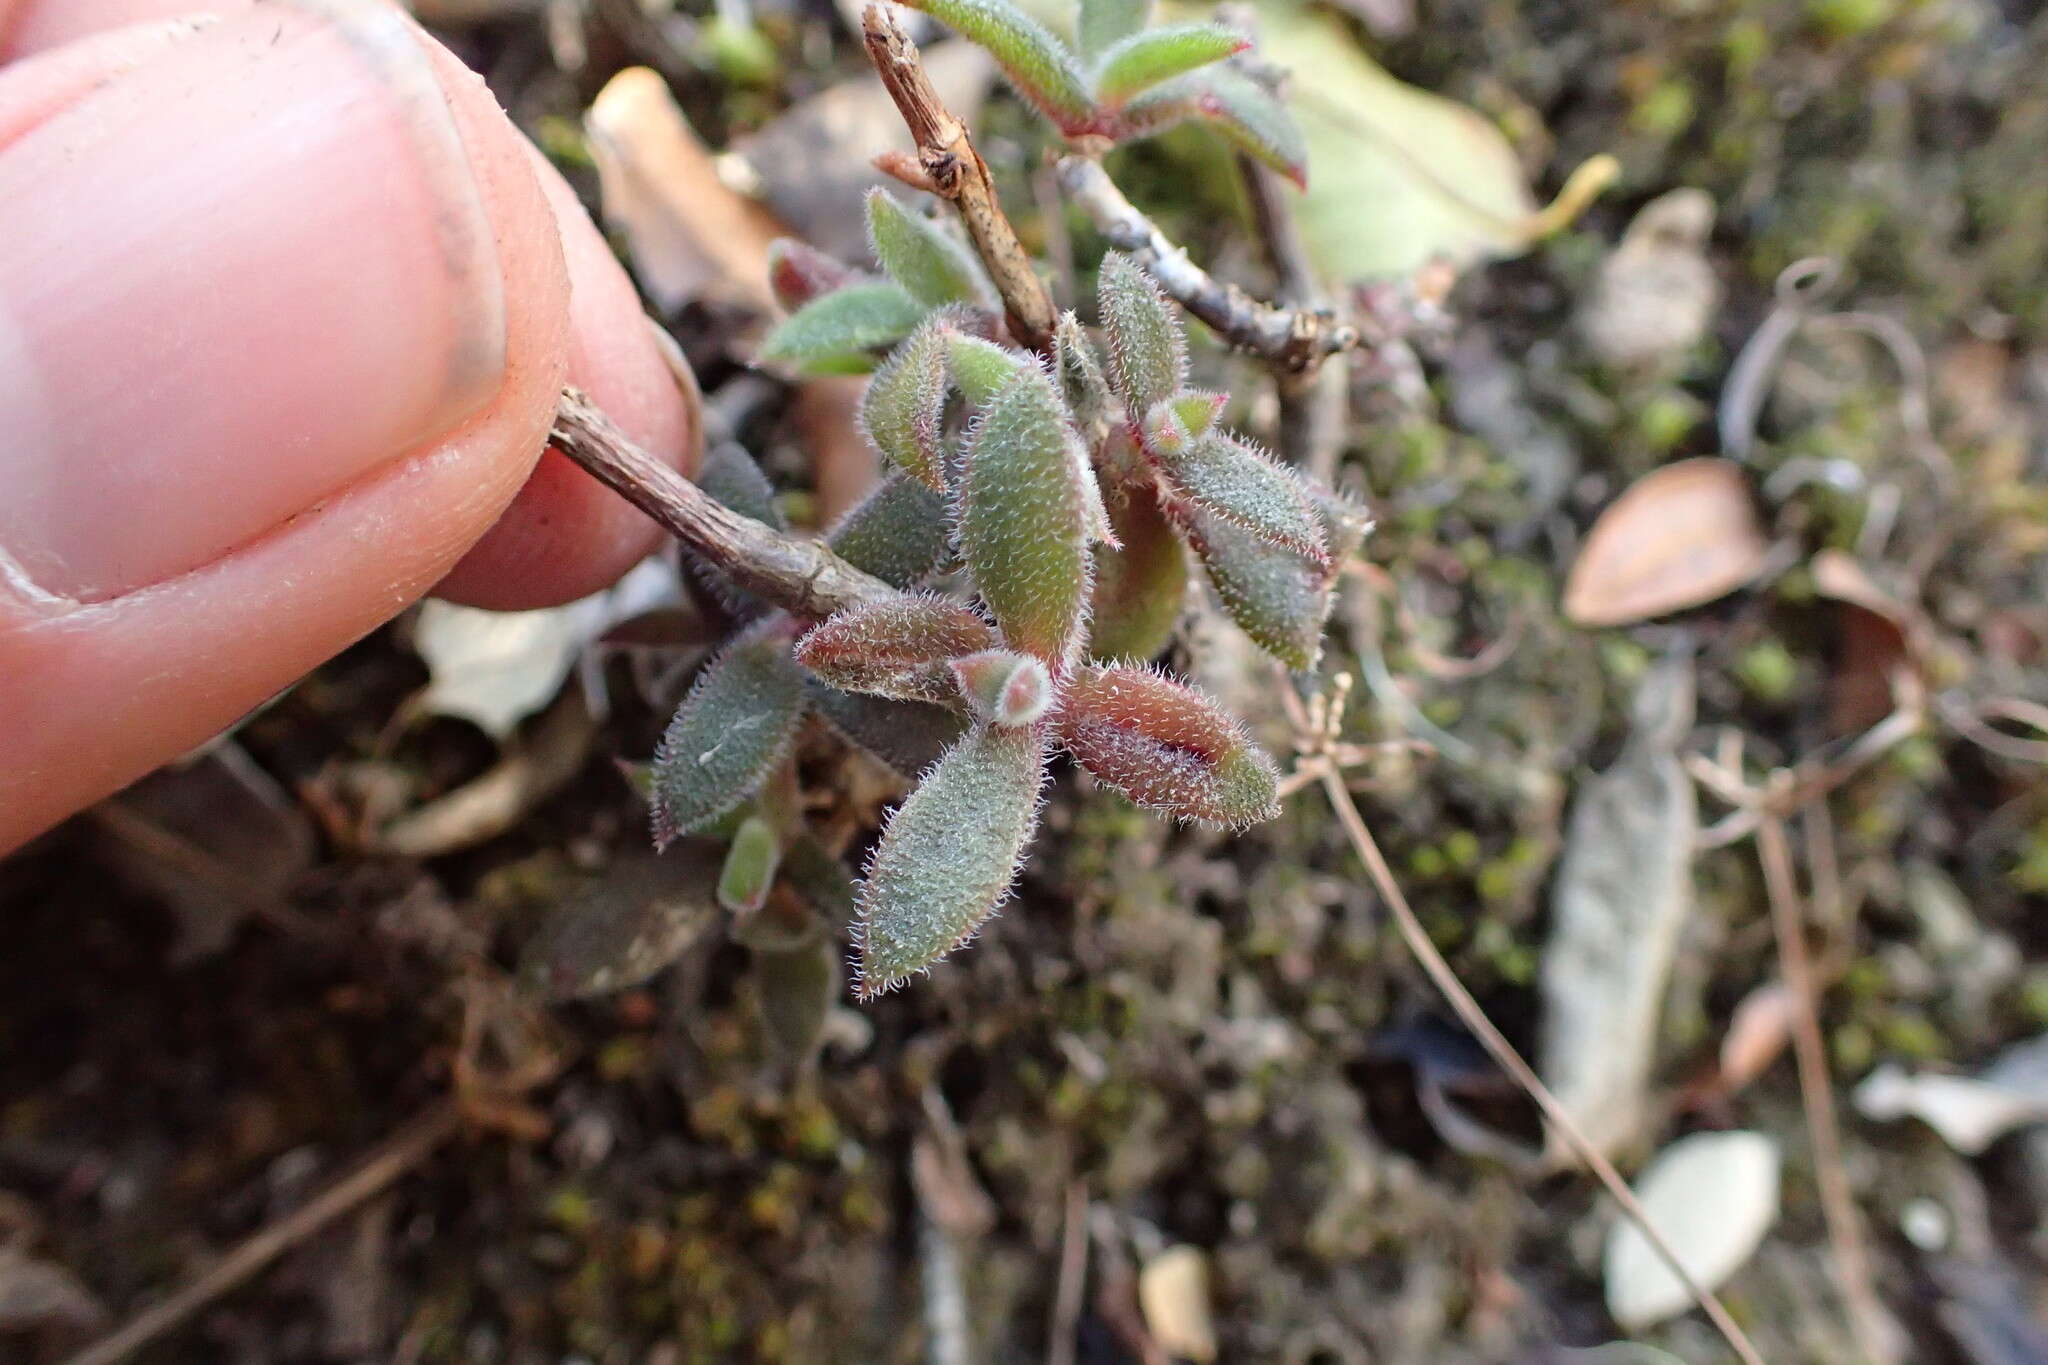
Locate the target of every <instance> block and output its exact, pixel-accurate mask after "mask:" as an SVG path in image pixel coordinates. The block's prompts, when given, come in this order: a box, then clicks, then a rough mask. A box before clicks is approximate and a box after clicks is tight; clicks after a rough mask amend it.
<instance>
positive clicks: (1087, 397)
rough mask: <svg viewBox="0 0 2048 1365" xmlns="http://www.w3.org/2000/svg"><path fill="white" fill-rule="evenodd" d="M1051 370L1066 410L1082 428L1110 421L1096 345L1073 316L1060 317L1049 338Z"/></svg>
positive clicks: (1107, 400) (1067, 314) (1105, 387)
mask: <svg viewBox="0 0 2048 1365" xmlns="http://www.w3.org/2000/svg"><path fill="white" fill-rule="evenodd" d="M1052 345H1053V370H1054V373H1056V374H1057V375H1058V376H1059V381H1060V394H1061V396H1062V397H1064V398H1065V399H1066V400H1067V408H1068V410H1069V411H1070V412H1072V413H1073V414H1074V417H1075V418H1076V420H1078V421H1079V422H1080V423H1081V425H1082V426H1083V428H1084V429H1085V428H1092V427H1093V426H1094V425H1095V424H1096V423H1098V422H1104V421H1107V420H1108V419H1109V408H1110V401H1109V398H1110V395H1109V384H1108V382H1107V381H1105V380H1104V379H1103V377H1102V361H1101V360H1100V359H1099V358H1098V357H1097V356H1096V354H1095V344H1094V343H1093V342H1091V341H1089V340H1088V334H1087V333H1086V332H1084V331H1083V330H1082V329H1081V319H1079V318H1077V317H1075V316H1074V314H1073V313H1072V312H1066V313H1062V314H1060V320H1059V323H1058V324H1057V325H1056V326H1055V327H1054V329H1053V334H1052Z"/></svg>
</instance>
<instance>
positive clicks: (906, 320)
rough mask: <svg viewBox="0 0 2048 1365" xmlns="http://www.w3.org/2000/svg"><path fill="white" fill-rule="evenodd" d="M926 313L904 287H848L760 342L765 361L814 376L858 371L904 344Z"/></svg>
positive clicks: (882, 283) (877, 283) (881, 283)
mask: <svg viewBox="0 0 2048 1365" xmlns="http://www.w3.org/2000/svg"><path fill="white" fill-rule="evenodd" d="M924 315H925V308H924V305H922V304H920V303H919V302H918V301H917V300H916V299H913V298H912V297H910V295H909V294H907V293H905V292H904V291H903V288H902V287H901V286H900V285H895V284H891V283H889V282H888V281H886V280H864V281H861V282H860V283H858V284H849V285H847V286H846V287H845V288H844V289H835V290H833V291H832V292H831V293H829V294H822V295H820V296H818V297H817V298H815V299H812V300H811V301H810V302H809V303H807V304H805V305H804V306H803V307H801V308H799V309H797V311H796V312H794V313H791V314H790V315H789V316H788V317H786V318H784V319H783V320H782V321H781V322H779V323H777V324H776V325H775V328H774V330H773V331H771V332H769V333H768V335H767V337H766V338H764V339H763V340H762V342H761V359H763V360H767V361H783V362H787V363H790V364H795V365H797V366H799V367H801V368H803V369H806V370H810V371H813V372H829V373H833V374H848V373H860V372H861V371H863V370H866V369H869V368H872V364H871V362H870V361H869V360H868V359H867V356H866V353H867V352H868V351H871V350H874V349H876V348H878V347H882V346H889V345H893V344H894V343H896V342H898V341H901V340H902V339H903V338H904V337H906V336H908V335H910V331H911V329H912V328H914V327H916V326H917V324H918V323H919V322H920V321H922V320H923V318H924Z"/></svg>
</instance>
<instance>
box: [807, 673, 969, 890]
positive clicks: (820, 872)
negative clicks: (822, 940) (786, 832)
mask: <svg viewBox="0 0 2048 1365" xmlns="http://www.w3.org/2000/svg"><path fill="white" fill-rule="evenodd" d="M840 695H841V696H844V695H846V694H845V693H843V692H842V693H841V694H840ZM958 737H959V736H958V735H957V734H956V735H955V736H954V738H956V739H957V738H958ZM944 752H945V745H940V746H939V748H938V750H937V751H935V752H934V753H933V754H932V757H931V760H930V761H929V762H927V763H926V764H925V765H924V766H925V767H927V768H929V767H930V766H931V765H932V763H936V762H938V756H939V754H941V753H944ZM782 879H783V880H784V881H785V882H787V883H788V884H789V886H790V888H791V889H792V890H794V891H795V892H796V893H797V895H798V896H800V897H801V898H802V899H803V901H804V903H805V904H806V905H808V906H810V907H811V908H812V909H813V910H816V911H817V912H818V913H819V914H820V915H823V916H824V917H825V919H826V920H827V921H828V922H829V923H830V924H844V923H845V922H846V921H848V920H850V919H852V918H853V886H854V878H853V869H852V868H849V867H848V866H847V865H846V864H845V863H843V862H841V861H840V860H839V859H838V858H836V857H834V856H833V855H832V854H831V853H830V852H829V851H828V850H827V849H826V847H825V846H824V845H823V844H821V843H819V842H818V840H817V838H816V837H815V836H814V835H810V834H799V835H797V836H796V838H794V839H792V840H790V843H789V847H788V848H787V849H785V850H783V854H782Z"/></svg>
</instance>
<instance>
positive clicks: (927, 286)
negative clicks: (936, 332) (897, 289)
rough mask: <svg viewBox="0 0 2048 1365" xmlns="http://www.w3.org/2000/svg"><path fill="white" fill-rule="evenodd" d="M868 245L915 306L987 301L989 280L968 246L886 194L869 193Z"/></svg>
mask: <svg viewBox="0 0 2048 1365" xmlns="http://www.w3.org/2000/svg"><path fill="white" fill-rule="evenodd" d="M868 244H869V245H870V246H871V247H873V248H874V252H875V259H876V260H878V261H880V262H881V264H882V269H883V270H884V271H886V272H887V273H888V276H889V278H890V279H892V280H894V281H896V283H898V284H900V285H902V286H903V289H904V292H905V293H907V294H909V295H910V297H912V298H914V299H916V300H917V301H918V302H919V303H922V304H926V305H928V306H930V307H933V308H937V307H940V306H941V305H944V304H948V303H979V304H987V303H989V302H990V301H991V296H992V292H993V291H991V290H990V288H989V285H988V278H987V276H985V275H984V274H983V273H982V270H981V265H980V263H979V262H978V261H976V260H975V258H974V256H973V255H972V254H971V253H970V252H969V251H968V250H967V247H966V245H965V244H964V243H962V242H960V241H958V240H957V239H955V238H954V237H953V235H952V234H951V233H949V232H947V231H946V230H945V229H944V228H942V227H940V226H939V225H938V224H937V223H935V222H933V221H932V220H931V219H929V218H925V217H922V216H920V215H917V214H914V213H912V212H910V211H909V210H908V209H906V208H904V207H903V205H901V204H899V203H898V202H896V199H895V197H894V196H893V195H891V194H890V193H889V192H888V191H886V190H881V189H872V190H869V191H868Z"/></svg>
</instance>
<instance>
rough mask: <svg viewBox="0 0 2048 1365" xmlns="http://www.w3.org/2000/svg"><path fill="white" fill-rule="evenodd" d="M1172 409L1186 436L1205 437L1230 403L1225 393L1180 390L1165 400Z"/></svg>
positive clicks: (1228, 396)
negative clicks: (1185, 430) (1184, 429)
mask: <svg viewBox="0 0 2048 1365" xmlns="http://www.w3.org/2000/svg"><path fill="white" fill-rule="evenodd" d="M1167 402H1168V404H1169V405H1170V406H1171V407H1172V408H1173V415H1174V416H1176V417H1178V418H1180V424H1181V425H1182V426H1184V427H1186V428H1187V431H1188V435H1190V436H1201V435H1205V434H1206V433H1207V432H1208V431H1209V429H1210V428H1211V427H1213V426H1215V425H1216V419H1217V418H1218V417H1221V416H1222V415H1223V408H1224V405H1225V404H1227V403H1229V402H1230V395H1229V394H1227V393H1210V392H1209V391H1208V390H1206V389H1182V390H1181V391H1180V392H1179V393H1177V394H1175V395H1174V396H1173V397H1172V398H1170V399H1168V400H1167Z"/></svg>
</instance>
